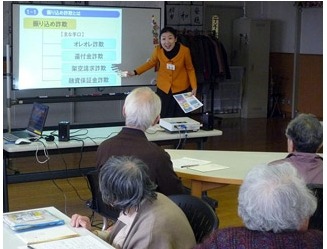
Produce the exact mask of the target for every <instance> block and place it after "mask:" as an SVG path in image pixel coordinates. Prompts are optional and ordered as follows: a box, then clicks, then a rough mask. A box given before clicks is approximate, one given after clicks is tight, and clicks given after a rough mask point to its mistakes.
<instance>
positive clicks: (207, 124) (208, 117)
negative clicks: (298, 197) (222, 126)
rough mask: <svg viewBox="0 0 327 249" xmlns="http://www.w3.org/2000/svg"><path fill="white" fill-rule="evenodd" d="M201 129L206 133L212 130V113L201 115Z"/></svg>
mask: <svg viewBox="0 0 327 249" xmlns="http://www.w3.org/2000/svg"><path fill="white" fill-rule="evenodd" d="M202 124H203V126H202V129H203V130H206V131H210V130H213V124H214V119H213V115H212V113H209V112H206V113H203V114H202Z"/></svg>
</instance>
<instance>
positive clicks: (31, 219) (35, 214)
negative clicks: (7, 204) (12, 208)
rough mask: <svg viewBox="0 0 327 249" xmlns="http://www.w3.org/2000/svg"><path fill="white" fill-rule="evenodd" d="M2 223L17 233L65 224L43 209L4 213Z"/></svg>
mask: <svg viewBox="0 0 327 249" xmlns="http://www.w3.org/2000/svg"><path fill="white" fill-rule="evenodd" d="M3 221H4V223H6V224H7V225H8V226H9V227H10V228H11V229H12V230H14V231H17V232H21V231H26V230H34V229H41V228H45V227H50V226H58V225H63V224H65V221H64V220H63V219H60V218H58V217H57V216H55V215H53V214H51V213H50V212H49V211H47V210H45V209H35V210H24V211H18V212H11V213H4V214H3Z"/></svg>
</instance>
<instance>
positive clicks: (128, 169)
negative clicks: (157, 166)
mask: <svg viewBox="0 0 327 249" xmlns="http://www.w3.org/2000/svg"><path fill="white" fill-rule="evenodd" d="M99 188H100V191H101V194H102V199H103V201H104V202H105V203H107V204H108V205H112V206H114V207H116V208H118V209H120V210H121V213H120V215H119V217H118V220H117V222H116V223H115V224H114V225H113V226H112V227H110V228H109V229H108V230H107V231H95V233H96V234H98V235H99V236H100V237H102V238H103V239H104V240H106V241H107V242H108V243H110V244H111V245H113V246H114V247H115V248H123V249H137V248H140V249H141V248H142V249H147V248H149V249H152V248H156V249H173V248H178V249H190V248H192V247H193V246H194V245H195V243H196V242H195V237H194V234H193V231H192V228H191V226H190V224H189V222H188V220H187V218H186V216H185V214H184V213H183V211H182V210H181V209H180V208H179V207H178V206H177V205H176V204H175V203H173V202H172V201H171V200H170V199H169V198H168V197H166V196H165V195H163V194H161V193H159V192H155V189H156V185H155V184H154V183H153V182H152V181H151V180H150V178H149V175H148V167H147V166H146V164H145V163H144V162H143V161H141V160H139V159H136V158H134V157H127V156H120V157H111V158H109V160H108V161H107V162H106V163H105V164H104V165H103V166H102V167H101V169H100V173H99ZM71 225H72V226H74V227H79V226H82V227H84V228H87V229H89V230H91V222H90V219H89V218H88V217H86V216H81V215H78V214H74V215H73V216H72V219H71Z"/></svg>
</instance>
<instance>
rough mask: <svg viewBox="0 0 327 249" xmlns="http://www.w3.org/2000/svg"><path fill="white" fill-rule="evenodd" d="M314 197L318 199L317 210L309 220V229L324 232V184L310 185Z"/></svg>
mask: <svg viewBox="0 0 327 249" xmlns="http://www.w3.org/2000/svg"><path fill="white" fill-rule="evenodd" d="M307 186H308V188H309V189H311V190H312V191H313V193H314V195H315V196H316V197H317V209H316V211H315V212H314V214H313V215H312V216H311V218H310V220H309V229H318V230H321V231H323V214H322V212H323V199H322V196H323V193H322V192H323V191H322V189H323V184H308V185H307Z"/></svg>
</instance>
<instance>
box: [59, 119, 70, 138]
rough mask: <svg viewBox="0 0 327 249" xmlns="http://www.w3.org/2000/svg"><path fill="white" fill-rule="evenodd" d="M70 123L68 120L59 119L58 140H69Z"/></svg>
mask: <svg viewBox="0 0 327 249" xmlns="http://www.w3.org/2000/svg"><path fill="white" fill-rule="evenodd" d="M69 126H70V123H69V122H68V121H60V122H59V124H58V140H59V141H69V139H70V135H69V133H70V132H69V129H70V127H69Z"/></svg>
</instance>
